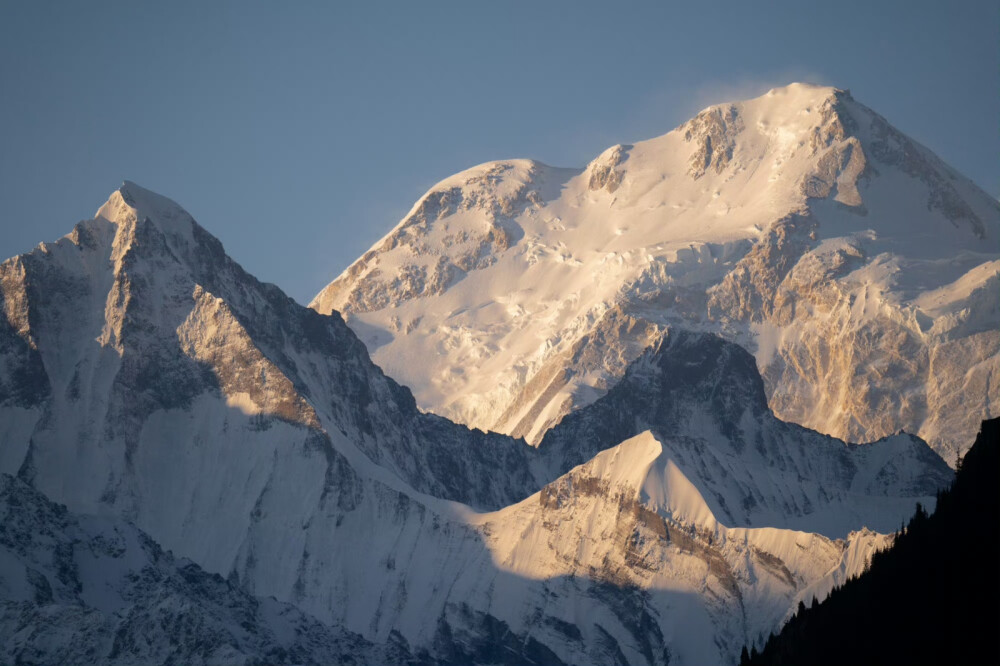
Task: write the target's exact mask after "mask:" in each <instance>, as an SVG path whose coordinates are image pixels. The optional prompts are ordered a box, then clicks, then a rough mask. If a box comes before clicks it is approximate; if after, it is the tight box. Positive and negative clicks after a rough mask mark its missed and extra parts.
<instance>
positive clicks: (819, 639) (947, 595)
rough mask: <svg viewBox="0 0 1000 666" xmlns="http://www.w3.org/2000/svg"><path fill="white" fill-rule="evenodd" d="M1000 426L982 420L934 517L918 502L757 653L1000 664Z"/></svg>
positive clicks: (771, 660) (800, 660)
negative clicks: (840, 580) (891, 538)
mask: <svg viewBox="0 0 1000 666" xmlns="http://www.w3.org/2000/svg"><path fill="white" fill-rule="evenodd" d="M998 484H1000V419H992V420H989V421H984V422H983V424H982V429H981V430H980V433H979V436H978V437H977V438H976V443H975V445H974V446H973V447H972V448H971V449H970V450H969V451H968V453H967V454H966V455H965V458H964V459H963V460H962V461H961V463H960V464H959V469H958V474H957V475H956V477H955V482H954V483H953V485H952V487H951V489H950V490H946V491H943V492H942V493H940V494H939V496H938V502H937V508H936V509H935V511H934V513H933V514H931V515H930V516H928V515H927V513H926V511H925V510H924V509H923V508H922V507H920V506H919V505H918V507H917V512H916V513H915V514H914V516H913V518H912V519H911V520H910V523H909V525H907V526H906V528H905V530H904V531H903V532H902V533H901V534H900V535H899V536H898V537H897V538H896V541H895V543H894V544H893V546H892V548H890V549H888V550H886V551H883V552H881V553H878V554H876V555H875V557H874V558H873V560H872V563H871V566H870V568H869V570H868V571H867V572H866V573H864V574H863V575H861V576H859V577H858V578H855V579H853V580H851V581H849V582H848V583H846V584H845V585H844V586H843V587H841V588H839V589H837V590H835V591H834V592H833V593H832V594H831V595H830V597H829V598H828V599H827V600H826V601H824V602H823V603H821V604H817V603H815V601H814V602H813V605H812V607H811V608H805V606H804V605H802V604H800V606H799V611H798V613H796V615H795V617H794V618H792V619H791V620H790V621H789V622H788V624H787V625H785V627H784V628H783V629H782V630H781V633H780V634H779V635H778V636H774V637H771V638H770V639H769V640H768V641H767V643H766V645H765V646H764V648H763V649H762V651H761V652H760V654H757V652H756V651H755V650H754V651H751V653H750V654H746V653H745V652H744V655H743V658H742V659H741V661H740V663H741V666H744V665H746V666H756V665H758V664H770V665H774V666H778V665H782V664H789V665H792V664H794V665H799V664H846V663H850V664H869V663H870V664H998V663H1000V637H998V630H1000V492H998Z"/></svg>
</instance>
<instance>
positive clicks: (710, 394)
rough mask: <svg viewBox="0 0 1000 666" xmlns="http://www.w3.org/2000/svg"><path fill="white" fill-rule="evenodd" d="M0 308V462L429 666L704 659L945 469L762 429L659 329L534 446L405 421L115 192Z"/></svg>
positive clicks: (168, 207)
mask: <svg viewBox="0 0 1000 666" xmlns="http://www.w3.org/2000/svg"><path fill="white" fill-rule="evenodd" d="M0 295H2V302H0V312H2V315H0V472H7V473H12V474H16V476H17V478H18V479H20V480H21V481H23V482H25V483H27V484H29V485H30V486H31V487H32V488H34V489H35V490H37V491H40V492H42V493H44V494H45V495H46V496H48V497H49V499H51V500H53V501H56V502H59V503H64V504H66V505H67V506H68V507H69V509H70V510H71V511H73V512H75V513H79V514H96V515H101V516H106V517H114V518H125V519H126V520H128V521H130V522H132V523H133V524H135V525H136V526H137V527H138V528H139V529H141V530H143V531H144V532H145V533H147V534H149V535H150V537H151V538H152V539H154V540H155V541H156V543H157V544H158V545H159V546H160V547H161V548H163V549H164V550H170V551H173V552H174V553H175V554H176V555H177V556H178V557H186V558H190V559H191V560H192V561H194V562H196V563H197V564H198V566H199V567H201V568H202V569H203V570H205V571H206V572H208V573H210V574H219V575H220V576H223V577H224V578H225V579H226V580H227V581H229V582H230V583H231V584H232V585H233V587H234V588H238V589H239V590H240V591H241V592H242V593H246V594H248V595H250V596H252V597H264V598H266V597H274V598H276V599H277V600H279V601H280V602H282V603H289V604H292V605H294V606H295V607H296V608H297V609H298V610H300V611H301V612H302V613H304V614H307V615H309V616H312V617H314V618H316V619H317V620H318V621H320V622H322V623H324V624H329V625H331V626H334V627H337V628H338V631H339V630H340V629H343V630H344V631H348V632H353V633H355V634H359V635H361V636H363V637H364V639H365V640H367V641H371V642H373V643H376V644H379V645H386V644H389V643H392V644H393V645H401V646H404V647H406V648H407V649H408V650H409V653H411V654H414V655H417V656H418V657H419V658H420V659H426V660H430V661H436V660H441V661H446V662H452V663H477V662H479V663H510V664H520V663H527V662H531V661H534V662H536V663H559V662H564V663H575V664H581V663H616V662H617V663H630V664H664V663H665V661H666V657H667V655H668V654H669V655H670V659H671V662H672V663H673V664H675V666H676V664H678V663H684V662H688V663H692V662H696V663H701V662H703V661H704V660H705V658H708V659H709V660H712V661H716V662H720V663H721V662H727V661H732V660H733V659H735V657H736V656H737V654H738V651H739V648H740V647H741V646H742V645H743V644H744V643H745V642H746V641H747V636H748V635H752V634H756V633H759V632H761V631H765V632H766V631H770V630H772V629H773V628H775V627H776V626H777V625H778V622H779V621H780V619H781V618H783V617H784V616H785V614H786V613H787V612H788V610H789V609H790V608H791V607H792V606H793V605H794V604H795V603H796V602H797V600H798V599H800V598H803V595H807V594H813V593H815V592H816V591H822V590H827V589H829V588H830V587H831V586H832V585H834V584H835V583H836V582H838V581H840V580H842V579H843V576H845V575H849V574H851V573H853V572H856V571H860V569H861V568H862V567H863V565H864V562H865V559H866V556H867V553H869V552H871V550H872V548H873V547H875V546H876V545H878V544H879V543H881V542H882V541H883V540H884V538H885V537H884V536H883V535H880V534H876V533H875V532H873V531H872V530H871V529H865V526H866V525H867V526H869V527H870V528H873V529H876V530H879V531H886V530H889V529H893V528H894V527H895V526H896V525H897V524H898V523H899V521H900V520H902V519H903V517H904V516H906V515H908V514H909V512H910V511H911V507H912V505H913V503H914V502H916V501H924V502H929V501H933V493H934V492H935V491H936V490H937V489H938V488H939V487H941V486H942V485H944V484H945V483H947V480H948V479H949V478H950V476H951V473H950V470H948V468H947V467H946V465H945V464H944V463H943V462H942V461H941V460H940V458H938V457H936V456H935V455H934V454H933V453H932V452H931V451H930V450H929V449H928V448H927V446H926V444H925V443H923V442H922V441H920V440H919V439H916V438H912V437H910V436H907V435H900V436H894V437H891V438H889V439H887V440H886V441H882V442H877V443H873V444H871V445H869V446H866V447H854V446H848V445H846V444H844V443H843V442H838V441H835V440H831V439H829V438H827V437H824V436H820V435H817V434H816V433H814V432H811V431H808V430H806V429H804V428H801V427H799V426H793V425H790V424H785V423H780V422H778V421H777V420H775V419H774V417H773V415H772V414H771V413H770V412H769V411H768V410H767V406H766V401H765V398H764V392H763V387H762V384H761V379H760V377H759V375H758V373H757V370H756V367H755V364H754V362H753V360H752V358H751V357H750V356H749V355H748V354H747V353H745V352H743V351H742V350H741V349H739V348H738V347H736V346H735V345H733V344H732V343H728V342H725V341H723V340H720V339H718V338H717V337H714V336H713V335H711V334H705V333H697V334H687V333H684V332H683V331H681V330H679V329H678V328H676V327H675V328H674V329H673V330H672V331H671V333H670V334H669V335H668V336H667V337H666V339H665V340H663V341H662V342H661V343H660V344H658V345H657V346H656V347H654V348H653V349H652V350H650V351H649V353H648V354H647V355H645V356H642V357H641V358H640V359H639V360H638V361H636V362H635V363H634V366H635V367H634V369H633V370H632V371H630V372H626V378H625V380H624V382H623V384H622V386H621V388H618V389H615V390H613V391H611V392H609V393H608V394H607V395H606V396H604V397H603V398H602V399H600V400H598V401H597V402H596V403H595V404H593V405H591V406H590V407H589V408H588V409H584V410H580V411H578V412H577V413H576V414H574V415H573V416H571V417H570V418H569V419H567V423H566V425H565V426H561V427H560V428H557V429H555V430H554V431H552V432H551V433H550V436H551V437H552V439H551V442H550V441H549V439H548V438H546V441H545V442H543V445H542V446H540V447H538V448H534V447H530V446H528V445H527V444H526V443H525V442H524V441H522V440H515V439H512V438H510V437H508V436H504V435H498V434H486V433H483V432H480V431H475V430H470V429H468V428H466V427H465V426H461V425H456V424H454V423H451V422H449V421H447V420H446V419H444V418H442V417H440V416H435V415H431V414H423V413H421V412H420V411H419V410H418V409H417V408H416V405H415V403H414V400H413V398H412V396H411V395H410V393H409V391H408V390H407V389H405V388H403V387H401V386H399V385H398V384H396V383H395V382H394V381H393V380H391V379H389V378H387V377H386V376H385V375H384V374H383V373H382V372H381V371H380V370H379V369H378V367H376V366H375V365H374V364H373V363H372V362H371V361H370V359H369V358H368V355H367V352H366V350H365V347H364V345H363V344H362V343H361V342H360V341H359V340H358V339H357V337H356V336H355V335H354V334H353V333H352V332H351V330H350V329H349V328H348V327H347V326H346V325H345V324H344V322H343V320H342V319H341V318H340V317H339V315H331V316H326V315H321V314H319V313H317V312H315V311H313V310H310V309H308V308H304V307H302V306H299V305H297V304H296V303H294V302H293V301H292V300H291V299H289V298H287V297H286V296H285V295H284V294H282V293H281V291H280V290H279V289H278V288H277V287H274V286H273V285H266V284H261V283H260V282H259V281H257V280H256V279H254V278H253V277H252V276H250V275H248V274H246V273H245V271H243V270H242V269H241V268H240V267H239V266H238V265H236V264H235V262H233V261H232V260H231V259H229V258H228V257H227V256H226V255H225V252H224V251H223V249H222V246H221V244H220V243H219V242H218V241H217V240H216V239H215V238H213V237H212V236H211V235H210V234H208V232H206V231H205V230H204V229H202V228H201V227H200V226H199V225H197V224H196V223H195V222H194V220H193V219H191V217H190V215H188V214H187V213H186V212H184V211H183V209H181V208H180V207H179V206H177V205H176V204H174V203H173V202H171V201H169V200H167V199H164V198H163V197H159V196H158V195H155V194H153V193H151V192H149V191H147V190H143V189H142V188H140V187H138V186H136V185H134V184H132V183H126V184H125V185H124V186H123V187H122V188H121V189H120V190H118V191H117V192H115V193H113V194H112V196H111V197H110V199H109V200H108V202H107V203H106V204H105V205H104V206H102V207H101V209H100V210H99V211H98V214H97V215H96V216H95V218H94V219H92V220H88V221H85V222H82V223H80V224H78V225H77V226H76V228H75V229H74V230H73V232H72V233H71V234H70V235H69V236H67V237H65V238H63V239H61V240H59V241H57V242H55V243H51V244H42V245H41V246H39V247H38V248H37V249H36V250H35V251H33V252H31V253H28V254H26V255H22V256H20V257H15V258H13V259H11V260H8V261H6V262H4V263H3V264H0ZM717 408H718V409H717ZM589 410H593V416H587V414H588V411H589ZM574 424H575V425H574ZM598 426H600V427H598ZM563 427H565V428H566V433H567V434H566V435H565V436H562V435H560V434H559V433H560V432H561V430H562V428H563ZM647 431H648V432H647ZM636 436H642V437H643V438H645V439H643V440H642V441H640V442H639V445H638V446H637V445H636V442H635V438H636ZM655 447H659V453H656V449H655ZM637 451H638V452H639V453H638V454H637V453H636V452H637ZM647 454H648V456H647ZM608 456H610V458H609V457H608ZM616 457H617V459H618V460H619V461H624V462H623V463H621V464H614V463H613V462H609V461H611V460H613V459H616ZM768 462H770V464H768ZM744 463H746V464H748V465H751V466H752V465H756V467H753V468H752V469H750V471H749V472H747V473H745V474H744V473H739V474H737V473H736V470H737V467H738V466H739V465H741V464H744ZM661 468H662V469H663V470H670V472H669V474H665V475H664V474H660V473H659V470H661ZM748 469H749V467H748ZM647 472H648V473H647ZM598 474H599V475H607V478H601V477H600V476H597V477H595V475H598ZM824 489H825V490H824ZM578 491H579V492H578ZM605 491H607V492H605ZM543 498H544V499H543ZM574 507H576V508H574ZM833 513H836V520H832V519H831V516H832V514H833ZM587 516H594V520H590V519H589V518H587ZM598 518H600V519H599V520H598ZM588 543H590V544H598V545H599V547H595V548H592V549H588V547H587V546H586V544H588ZM640 546H641V547H640ZM529 555H530V557H529ZM532 561H537V562H539V563H540V566H541V565H542V564H544V566H541V568H539V569H534V568H533V565H531V562H532ZM3 564H4V563H3V562H0V569H2V567H3ZM36 568H38V567H36ZM24 571H25V567H24V566H23V565H21V564H18V566H17V567H15V568H14V572H15V573H13V574H11V580H20V579H26V578H25V577H26V576H27V574H25V573H24ZM18 572H20V573H18ZM19 598H20V597H18V599H19ZM27 617H28V619H27V620H26V621H25V622H26V624H25V626H26V627H27V630H28V631H29V632H30V631H34V630H35V629H38V628H40V627H42V626H43V625H44V622H45V620H44V618H43V617H42V616H40V615H38V614H35V613H34V611H32V612H31V613H29V614H28V616H27ZM103 621H104V620H101V622H103ZM637 622H638V623H640V624H639V625H638V626H640V627H643V628H644V630H643V631H637V630H636V626H637V624H636V623H637ZM102 626H105V625H102ZM646 629H648V631H646ZM56 644H57V643H53V645H56ZM62 644H63V643H58V645H62ZM248 649H249V648H248ZM137 654H140V653H137ZM142 654H144V653H142ZM52 658H53V659H55V658H56V657H52ZM140 661H141V659H140Z"/></svg>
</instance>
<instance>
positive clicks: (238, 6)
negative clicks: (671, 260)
mask: <svg viewBox="0 0 1000 666" xmlns="http://www.w3.org/2000/svg"><path fill="white" fill-rule="evenodd" d="M794 80H806V81H811V82H815V83H823V84H830V85H835V86H838V87H842V88H850V89H851V91H852V93H853V95H854V97H855V98H856V99H858V100H859V101H861V102H862V103H864V104H867V105H868V106H870V107H872V108H874V109H875V110H876V111H878V112H879V113H881V114H882V115H884V116H886V117H887V118H888V119H889V121H890V122H892V123H893V124H894V125H896V126H897V127H898V128H900V129H901V130H903V131H904V132H906V133H908V134H910V135H911V136H912V137H914V138H916V139H917V140H919V141H921V142H922V143H924V144H925V145H927V146H929V147H930V148H931V149H932V150H934V151H935V152H937V153H938V155H940V156H941V157H942V158H944V159H945V161H947V162H949V163H951V164H952V165H954V166H955V167H957V168H958V169H959V170H960V171H962V172H964V173H965V174H966V175H968V176H970V177H971V178H972V179H973V180H975V181H976V182H977V183H979V185H980V186H982V187H983V188H984V189H986V190H987V191H988V192H990V193H991V194H993V195H994V196H997V194H1000V3H997V2H996V0H984V1H980V2H970V1H966V2H960V1H954V0H952V1H950V2H944V1H940V2H916V1H907V2H877V1H875V0H868V1H867V2H845V1H843V0H837V1H836V2H829V3H822V4H820V3H816V2H804V1H802V0H797V1H795V2H787V3H786V2H765V1H763V0H758V1H754V2H747V1H742V2H733V3H716V2H691V1H689V2H684V3H675V2H657V3H648V4H647V3H624V2H609V1H608V0H601V1H600V2H547V1H543V0H537V1H535V2H525V3H520V2H511V1H510V0H505V1H504V2H472V1H470V2H454V3H451V2H429V1H425V2H410V1H406V2H404V1H400V2H395V3H377V2H371V1H368V2H357V3H333V2H323V3H319V2H317V3H306V2H296V3H290V2H271V3H266V4H265V3H257V2H232V3H227V2H214V1H213V2H196V3H190V4H188V3H181V2H175V1H171V2H161V3H155V5H154V3H144V2H143V3H140V2H134V1H129V2H96V1H95V2H63V3H55V2H45V1H38V0H35V1H28V0H26V1H24V2H12V1H10V0H0V202H2V205H3V208H2V215H3V219H2V221H0V255H3V257H7V256H11V255H14V254H17V253H20V252H24V251H27V250H28V249H30V248H31V247H32V246H34V245H35V244H37V243H38V242H39V241H43V240H44V241H48V240H54V239H55V238H58V237H59V236H62V235H64V234H65V233H67V232H69V231H70V229H71V228H72V225H73V224H75V223H76V222H77V221H79V220H81V219H85V218H88V217H90V216H91V215H92V214H93V212H94V211H95V210H96V209H97V207H98V206H99V205H100V204H101V203H103V202H104V200H105V199H106V198H107V196H108V194H110V193H111V192H112V191H113V190H114V189H115V188H116V187H117V186H118V185H119V184H120V183H121V181H122V180H123V179H126V178H127V179H129V180H134V181H136V182H137V183H139V184H140V185H143V186H145V187H147V188H149V189H152V190H155V191H157V192H160V193H161V194H164V195H166V196H169V197H171V198H173V199H174V200H176V201H177V202H178V203H180V204H181V205H182V206H184V207H185V208H186V209H187V210H188V211H190V212H191V213H192V214H193V215H194V216H195V218H196V219H197V220H198V221H199V222H200V223H201V224H202V225H203V226H205V227H206V228H207V229H208V230H209V231H210V232H212V233H213V234H214V235H216V236H218V237H219V238H220V239H221V240H222V242H223V244H224V245H225V247H226V249H227V250H228V252H229V254H230V255H231V256H233V257H234V258H235V259H236V260H237V261H239V262H240V263H242V264H243V265H244V267H246V268H247V269H248V270H250V271H251V272H252V273H254V274H255V275H257V276H258V277H259V278H261V279H263V280H266V281H269V282H275V283H277V284H278V285H280V286H281V287H283V288H284V289H285V290H286V291H287V292H288V293H289V294H291V295H292V296H294V297H295V298H296V299H298V300H299V301H301V302H307V301H308V300H309V299H310V298H311V297H312V296H313V295H314V294H315V292H317V291H318V290H319V289H320V288H321V287H322V286H323V285H324V284H326V283H327V282H328V281H329V280H331V279H332V278H334V277H335V276H336V275H337V274H338V273H339V272H340V271H341V270H342V269H343V268H345V267H346V266H347V265H348V264H349V263H350V262H351V261H352V260H353V259H355V258H356V257H357V256H358V255H360V254H361V253H362V252H363V251H364V250H366V249H367V248H368V247H369V246H370V245H371V244H372V243H374V242H375V241H376V240H377V239H378V238H379V237H381V236H382V235H383V234H384V233H385V232H386V231H388V230H389V229H390V228H391V227H392V226H394V225H395V224H396V222H397V221H398V220H399V218H400V217H401V216H402V215H403V214H405V213H406V211H407V210H408V209H409V208H410V206H411V205H412V204H413V202H414V201H415V200H416V199H417V198H418V197H419V196H420V195H421V194H423V192H424V191H425V190H426V189H427V188H428V187H430V186H431V185H433V184H434V183H435V182H437V181H438V180H440V179H442V178H444V177H446V176H448V175H450V174H452V173H454V172H456V171H459V170H462V169H464V168H466V167H469V166H472V165H474V164H478V163H480V162H485V161H488V160H493V159H501V158H510V157H531V158H535V159H539V160H541V161H543V162H546V163H548V164H553V165H558V166H583V165H585V164H586V163H587V162H588V161H589V160H590V159H591V158H593V157H595V156H596V155H597V154H598V153H600V152H601V151H602V150H603V149H604V148H606V147H607V146H609V145H612V144H615V143H623V142H632V141H636V140H641V139H644V138H649V137H651V136H656V135H659V134H663V133H665V132H667V131H669V130H670V129H672V128H674V127H675V126H677V125H678V124H680V123H681V122H683V121H684V120H686V119H687V118H688V117H689V116H691V115H692V114H693V113H694V112H696V111H698V110H699V109H701V108H703V107H705V106H707V105H709V104H711V103H716V102H721V101H726V100H728V99H740V98H745V97H750V96H755V95H757V94H760V93H762V92H764V91H766V90H767V89H768V88H771V87H774V86H777V85H784V84H786V83H789V82H791V81H794Z"/></svg>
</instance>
